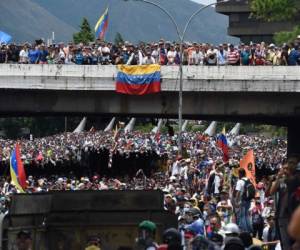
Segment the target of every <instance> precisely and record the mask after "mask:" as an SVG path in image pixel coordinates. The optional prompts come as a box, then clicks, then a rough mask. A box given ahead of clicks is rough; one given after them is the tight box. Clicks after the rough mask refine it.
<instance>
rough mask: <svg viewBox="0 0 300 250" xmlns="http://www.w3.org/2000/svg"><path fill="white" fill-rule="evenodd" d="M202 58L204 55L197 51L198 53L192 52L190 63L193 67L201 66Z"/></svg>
mask: <svg viewBox="0 0 300 250" xmlns="http://www.w3.org/2000/svg"><path fill="white" fill-rule="evenodd" d="M203 58H204V55H203V53H202V52H201V51H198V53H197V52H196V51H193V52H192V62H193V64H195V65H201V64H203Z"/></svg>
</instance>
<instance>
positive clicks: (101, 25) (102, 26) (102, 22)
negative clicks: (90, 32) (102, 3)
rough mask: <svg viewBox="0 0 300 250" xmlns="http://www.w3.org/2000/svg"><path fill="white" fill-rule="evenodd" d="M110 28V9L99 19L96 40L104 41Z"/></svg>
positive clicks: (96, 27)
mask: <svg viewBox="0 0 300 250" xmlns="http://www.w3.org/2000/svg"><path fill="white" fill-rule="evenodd" d="M107 27H108V7H107V8H106V10H105V12H104V13H103V15H102V16H101V17H100V18H99V20H98V22H97V23H96V26H95V33H96V38H99V39H103V38H104V36H105V32H106V30H107Z"/></svg>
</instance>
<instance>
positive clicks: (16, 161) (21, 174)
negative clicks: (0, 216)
mask: <svg viewBox="0 0 300 250" xmlns="http://www.w3.org/2000/svg"><path fill="white" fill-rule="evenodd" d="M10 175H11V183H12V184H13V185H14V186H15V187H16V188H17V190H18V191H19V192H20V193H25V191H24V190H25V189H26V186H27V184H26V174H25V170H24V165H23V162H22V160H21V152H20V145H19V144H18V143H17V144H16V147H15V149H14V150H13V152H12V154H11V156H10Z"/></svg>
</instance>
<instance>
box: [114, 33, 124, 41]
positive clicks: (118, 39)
mask: <svg viewBox="0 0 300 250" xmlns="http://www.w3.org/2000/svg"><path fill="white" fill-rule="evenodd" d="M120 43H121V44H123V43H124V39H123V37H122V35H121V34H120V33H119V32H117V33H116V36H115V44H120Z"/></svg>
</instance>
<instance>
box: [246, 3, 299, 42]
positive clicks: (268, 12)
mask: <svg viewBox="0 0 300 250" xmlns="http://www.w3.org/2000/svg"><path fill="white" fill-rule="evenodd" d="M297 1H298V0H252V1H251V11H252V16H254V17H255V18H257V19H262V20H265V21H268V22H272V21H285V20H291V19H293V18H294V17H295V16H296V14H297V13H298V12H299V11H300V5H299V3H297ZM299 31H300V26H296V27H294V29H293V30H292V31H283V32H277V33H276V34H275V36H274V40H275V42H276V43H277V44H282V43H291V42H294V40H295V39H296V38H297V36H298V35H299V34H300V33H299Z"/></svg>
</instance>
